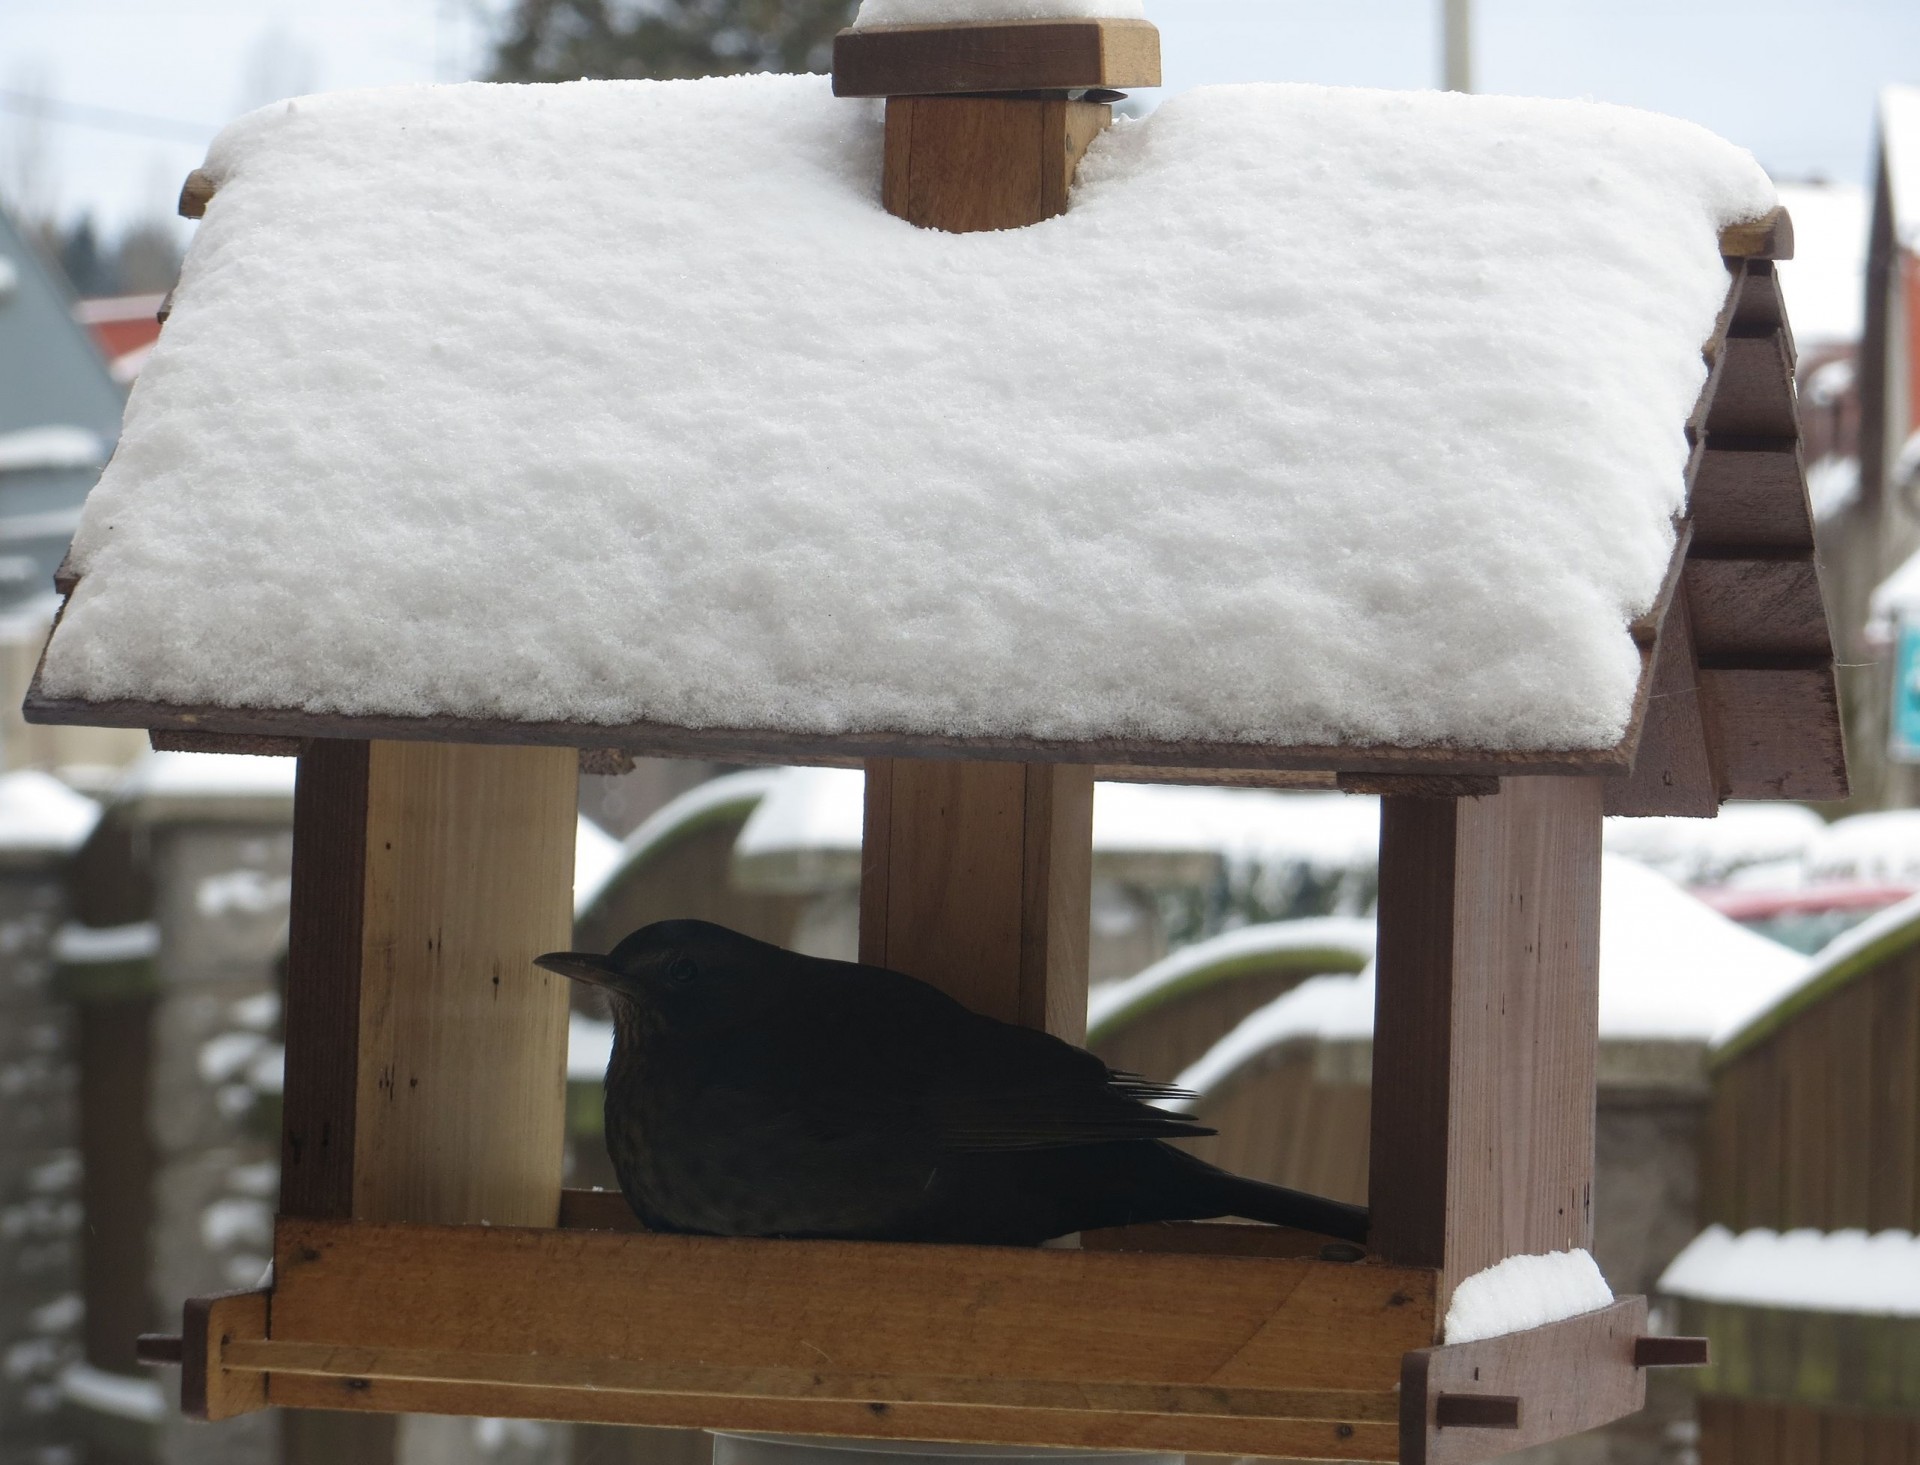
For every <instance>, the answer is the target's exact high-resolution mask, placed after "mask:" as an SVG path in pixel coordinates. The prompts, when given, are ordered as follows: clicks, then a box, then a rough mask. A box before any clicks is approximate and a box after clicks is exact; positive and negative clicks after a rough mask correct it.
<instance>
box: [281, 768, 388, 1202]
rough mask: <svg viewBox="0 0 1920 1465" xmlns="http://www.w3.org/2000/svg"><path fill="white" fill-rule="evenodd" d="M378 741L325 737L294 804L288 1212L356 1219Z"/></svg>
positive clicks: (285, 1107)
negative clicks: (369, 855)
mask: <svg viewBox="0 0 1920 1465" xmlns="http://www.w3.org/2000/svg"><path fill="white" fill-rule="evenodd" d="M367 763H368V744H366V743H360V742H342V741H338V740H335V739H329V738H316V739H315V740H314V741H313V742H312V743H311V744H310V745H309V746H308V748H307V750H306V752H304V753H303V754H302V755H301V757H300V765H299V772H298V774H297V776H296V779H295V783H294V795H293V898H292V906H291V909H290V911H289V913H288V917H287V994H286V1055H287V1056H286V1080H285V1082H286V1088H285V1094H284V1098H283V1102H282V1107H281V1125H280V1213H281V1214H282V1215H286V1216H310V1217H313V1218H316V1219H333V1220H344V1219H346V1218H347V1217H348V1216H351V1215H352V1214H353V1149H354V1115H355V1113H356V1102H355V1094H356V1093H357V1091H358V1078H357V1072H358V1061H359V1053H360V972H361V950H362V947H361V939H360V931H361V913H362V910H363V908H364V904H365V895H366V876H367V870H366V843H367Z"/></svg>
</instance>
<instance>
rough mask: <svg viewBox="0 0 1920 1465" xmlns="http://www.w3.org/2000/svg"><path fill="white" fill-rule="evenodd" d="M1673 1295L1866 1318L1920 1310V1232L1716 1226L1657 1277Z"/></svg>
mask: <svg viewBox="0 0 1920 1465" xmlns="http://www.w3.org/2000/svg"><path fill="white" fill-rule="evenodd" d="M1656 1285H1657V1287H1658V1290H1659V1291H1661V1292H1665V1293H1667V1294H1668V1295H1670V1296H1673V1297H1697V1298H1699V1299H1700V1300H1701V1301H1703V1302H1733V1303H1740V1304H1743V1305H1745V1306H1748V1307H1783V1308H1793V1309H1796V1310H1805V1311H1809V1312H1839V1313H1855V1314H1860V1315H1863V1316H1866V1317H1920V1237H1916V1236H1914V1235H1913V1234H1912V1233H1911V1232H1908V1231H1881V1232H1879V1233H1877V1234H1875V1235H1868V1234H1867V1232H1865V1231H1854V1230H1848V1231H1811V1230H1807V1231H1789V1232H1787V1233H1785V1234H1784V1235H1782V1234H1780V1233H1779V1232H1775V1231H1768V1230H1765V1229H1755V1230H1752V1231H1743V1232H1741V1233H1740V1234H1739V1235H1738V1236H1736V1235H1734V1234H1733V1232H1731V1231H1729V1230H1728V1229H1727V1228H1726V1227H1725V1226H1709V1227H1707V1229H1706V1230H1704V1231H1702V1232H1701V1233H1700V1234H1699V1235H1698V1236H1696V1237H1694V1238H1693V1240H1692V1241H1690V1242H1689V1243H1688V1244H1687V1247H1686V1249H1685V1250H1684V1251H1682V1252H1681V1253H1680V1255H1678V1256H1677V1257H1675V1258H1674V1259H1673V1261H1672V1263H1671V1264H1670V1265H1669V1266H1668V1267H1667V1270H1666V1272H1665V1273H1664V1274H1663V1275H1662V1276H1661V1278H1660V1281H1659V1282H1658V1283H1657V1284H1656Z"/></svg>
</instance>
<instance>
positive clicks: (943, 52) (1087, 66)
mask: <svg viewBox="0 0 1920 1465" xmlns="http://www.w3.org/2000/svg"><path fill="white" fill-rule="evenodd" d="M1159 85H1160V32H1159V31H1158V30H1157V29H1156V28H1155V27H1154V26H1153V25H1152V23H1151V22H1148V21H1144V20H1013V21H979V22H970V23H954V24H946V25H891V26H872V27H869V28H867V29H865V30H844V31H841V32H840V34H839V35H837V36H835V37H834V40H833V93H834V95H835V96H837V97H904V96H931V95H937V94H947V95H952V94H958V93H966V92H1042V91H1058V92H1066V91H1079V90H1082V89H1085V88H1096V87H1135V86H1159Z"/></svg>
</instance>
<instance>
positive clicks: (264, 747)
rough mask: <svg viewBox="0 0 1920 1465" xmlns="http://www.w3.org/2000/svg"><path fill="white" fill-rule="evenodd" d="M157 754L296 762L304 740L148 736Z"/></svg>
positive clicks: (186, 734) (160, 732) (157, 732)
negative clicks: (233, 755)
mask: <svg viewBox="0 0 1920 1465" xmlns="http://www.w3.org/2000/svg"><path fill="white" fill-rule="evenodd" d="M147 741H148V743H150V744H151V745H152V747H153V751H154V752H156V753H239V754H243V755H246V756H249V757H255V758H297V757H299V756H300V753H301V750H302V749H303V748H304V747H305V746H306V740H305V739H304V738H283V737H267V736H265V735H263V734H260V733H212V732H168V731H167V730H165V729H164V728H160V729H155V730H153V731H150V732H149V733H148V734H147Z"/></svg>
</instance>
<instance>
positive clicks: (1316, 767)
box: [22, 692, 1632, 777]
mask: <svg viewBox="0 0 1920 1465" xmlns="http://www.w3.org/2000/svg"><path fill="white" fill-rule="evenodd" d="M22 713H23V715H24V716H25V718H26V720H27V721H28V722H31V723H38V724H53V725H61V724H74V725H78V726H82V727H137V728H147V729H162V730H173V729H184V730H204V731H211V732H233V733H261V734H268V735H273V736H283V737H303V738H304V737H314V738H337V739H372V738H379V739H383V740H388V741H399V742H441V743H477V744H483V745H501V744H509V745H521V746H548V747H565V748H622V749H624V750H626V751H627V752H630V753H633V754H635V755H638V756H644V757H661V758H701V759H708V760H711V761H715V762H746V763H762V762H780V763H798V764H823V765H832V766H843V765H845V763H846V762H847V761H848V760H849V759H855V758H858V759H869V758H952V759H965V760H969V761H981V762H1020V763H1092V764H1097V765H1101V766H1103V767H1127V768H1132V769H1135V770H1137V771H1138V772H1139V773H1140V774H1141V775H1142V776H1143V777H1145V776H1148V775H1151V774H1153V773H1155V772H1156V771H1157V770H1159V769H1162V768H1166V769H1171V770H1181V771H1185V772H1193V771H1195V770H1199V769H1223V770H1229V771H1241V770H1244V771H1247V772H1291V771H1310V772H1328V773H1335V772H1347V773H1422V774H1438V775H1447V776H1454V775H1464V776H1474V775H1482V776H1485V775H1493V776H1498V777H1506V776H1510V775H1531V774H1574V775H1579V774H1609V773H1624V772H1625V771H1626V769H1627V767H1628V765H1629V764H1630V763H1631V761H1632V757H1631V753H1630V752H1629V750H1628V749H1627V748H1626V747H1625V746H1622V745H1616V746H1614V747H1611V748H1587V749H1571V750H1554V749H1521V750H1504V749H1488V748H1460V747H1415V748H1396V747H1385V746H1380V745H1377V744H1376V745H1367V746H1358V745H1356V746H1353V747H1337V746H1330V745H1308V744H1293V745H1283V744H1276V743H1253V742H1247V743H1162V742H1149V741H1146V740H1144V739H1136V738H1091V739H1086V740H1082V741H1073V742H1068V741H1056V740H1049V739H1042V738H1019V737H979V738H958V737H943V736H937V735H931V734H921V733H891V732H854V733H790V732H779V731H773V730H766V729H748V728H682V727H668V726H665V725H662V724H657V723H632V724H627V725H624V726H618V727H616V726H609V725H601V724H593V723H580V722H512V721H498V720H493V719H488V718H470V717H390V716H385V715H371V714H369V715H356V716H347V715H343V714H336V713H312V712H307V711H304V710H302V709H298V708H242V707H211V706H204V705H196V706H187V705H182V704H174V703H164V702H135V701H106V702H90V701H85V700H62V699H56V698H49V697H44V696H41V695H39V694H38V693H37V692H34V693H30V694H29V695H28V698H27V701H26V703H25V705H24V707H23V708H22Z"/></svg>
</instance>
